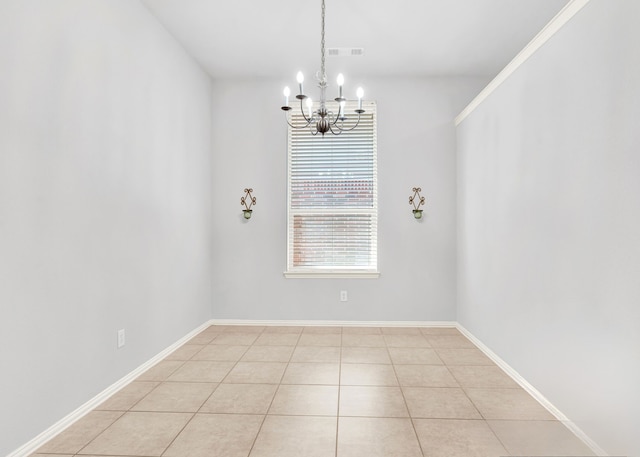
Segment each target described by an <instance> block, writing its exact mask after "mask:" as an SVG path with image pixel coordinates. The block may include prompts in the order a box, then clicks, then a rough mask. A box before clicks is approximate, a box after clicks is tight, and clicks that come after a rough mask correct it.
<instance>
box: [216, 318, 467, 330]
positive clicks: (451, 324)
mask: <svg viewBox="0 0 640 457" xmlns="http://www.w3.org/2000/svg"><path fill="white" fill-rule="evenodd" d="M211 324H212V325H280V326H300V327H309V326H314V327H452V328H456V325H457V323H456V322H455V321H321V320H318V321H315V320H282V321H274V320H244V319H212V320H211Z"/></svg>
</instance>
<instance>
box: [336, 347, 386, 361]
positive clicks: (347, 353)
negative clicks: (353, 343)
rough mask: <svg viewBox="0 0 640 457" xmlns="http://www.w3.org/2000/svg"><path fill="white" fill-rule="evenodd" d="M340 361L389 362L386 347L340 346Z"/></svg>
mask: <svg viewBox="0 0 640 457" xmlns="http://www.w3.org/2000/svg"><path fill="white" fill-rule="evenodd" d="M342 363H382V364H389V363H391V358H390V357H389V351H388V350H387V348H357V347H356V348H354V347H346V348H342Z"/></svg>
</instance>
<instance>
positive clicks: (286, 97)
mask: <svg viewBox="0 0 640 457" xmlns="http://www.w3.org/2000/svg"><path fill="white" fill-rule="evenodd" d="M289 95H291V91H290V90H289V86H286V87H285V88H284V106H289Z"/></svg>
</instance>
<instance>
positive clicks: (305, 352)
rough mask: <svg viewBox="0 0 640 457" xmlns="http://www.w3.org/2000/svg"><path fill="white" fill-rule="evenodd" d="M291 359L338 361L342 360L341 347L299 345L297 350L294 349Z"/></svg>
mask: <svg viewBox="0 0 640 457" xmlns="http://www.w3.org/2000/svg"><path fill="white" fill-rule="evenodd" d="M303 335H304V333H303ZM291 361H292V362H321V363H338V362H340V348H337V347H328V346H327V347H325V346H297V347H296V349H295V351H293V356H292V357H291Z"/></svg>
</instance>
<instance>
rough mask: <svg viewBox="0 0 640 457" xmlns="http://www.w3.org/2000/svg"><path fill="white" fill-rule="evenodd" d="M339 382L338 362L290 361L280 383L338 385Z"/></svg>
mask: <svg viewBox="0 0 640 457" xmlns="http://www.w3.org/2000/svg"><path fill="white" fill-rule="evenodd" d="M339 383H340V364H339V363H313V362H307V363H290V364H289V365H288V366H287V369H286V371H285V372H284V376H283V378H282V384H323V385H338V384H339Z"/></svg>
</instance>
